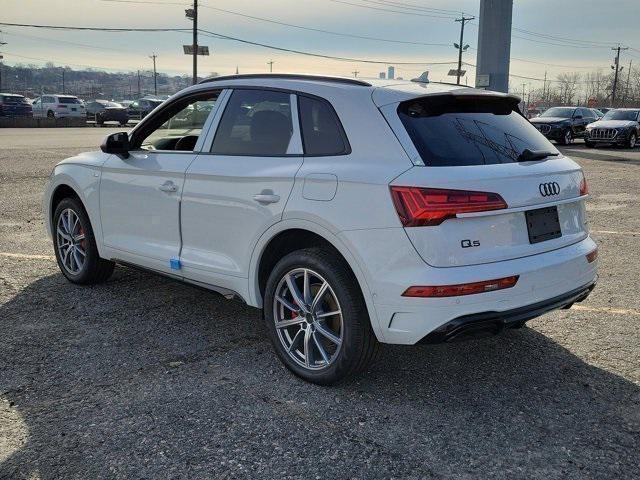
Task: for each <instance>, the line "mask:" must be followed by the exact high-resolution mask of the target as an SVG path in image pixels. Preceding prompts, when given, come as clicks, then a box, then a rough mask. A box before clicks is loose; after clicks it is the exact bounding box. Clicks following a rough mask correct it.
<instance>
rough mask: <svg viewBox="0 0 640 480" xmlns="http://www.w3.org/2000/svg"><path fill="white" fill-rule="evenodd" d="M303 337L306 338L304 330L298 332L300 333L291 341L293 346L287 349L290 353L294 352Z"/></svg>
mask: <svg viewBox="0 0 640 480" xmlns="http://www.w3.org/2000/svg"><path fill="white" fill-rule="evenodd" d="M302 337H304V330H298V333H296V334H295V335H294V336H293V340H291V345H289V348H287V350H288V351H289V352H292V351H293V350H294V349H295V348H296V345H297V344H298V342H299V341H300V339H301V338H302Z"/></svg>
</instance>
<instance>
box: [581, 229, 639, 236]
mask: <svg viewBox="0 0 640 480" xmlns="http://www.w3.org/2000/svg"><path fill="white" fill-rule="evenodd" d="M591 233H604V234H605V235H631V236H635V235H640V232H617V231H615V230H591Z"/></svg>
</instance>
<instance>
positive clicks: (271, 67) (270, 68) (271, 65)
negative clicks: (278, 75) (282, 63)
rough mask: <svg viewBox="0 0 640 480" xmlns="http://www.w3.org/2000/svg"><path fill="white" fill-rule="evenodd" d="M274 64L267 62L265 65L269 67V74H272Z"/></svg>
mask: <svg viewBox="0 0 640 480" xmlns="http://www.w3.org/2000/svg"><path fill="white" fill-rule="evenodd" d="M274 63H276V62H274V61H273V60H271V61H269V62H267V65H269V73H273V64H274Z"/></svg>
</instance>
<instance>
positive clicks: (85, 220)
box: [51, 198, 100, 283]
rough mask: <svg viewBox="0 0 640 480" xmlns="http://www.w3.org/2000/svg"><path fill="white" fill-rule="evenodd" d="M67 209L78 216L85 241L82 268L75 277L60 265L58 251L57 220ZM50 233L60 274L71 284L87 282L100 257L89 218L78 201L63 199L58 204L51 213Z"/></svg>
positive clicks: (60, 259) (60, 260)
mask: <svg viewBox="0 0 640 480" xmlns="http://www.w3.org/2000/svg"><path fill="white" fill-rule="evenodd" d="M68 208H69V209H71V210H73V211H74V212H75V213H76V214H77V215H78V218H79V219H80V226H81V227H82V229H83V230H84V236H85V240H86V243H85V252H86V258H85V263H84V265H83V267H82V270H81V271H80V272H79V273H78V274H75V275H74V274H72V273H70V272H68V271H67V269H66V268H65V267H64V265H63V264H62V258H61V257H60V252H59V250H58V235H57V233H56V231H57V227H58V219H59V218H60V215H61V214H62V212H63V211H64V210H66V209H68ZM51 232H52V236H53V249H54V252H55V255H56V261H57V263H58V267H60V271H61V272H62V274H63V275H64V276H65V277H66V278H67V279H68V280H69V281H71V282H73V283H87V282H89V281H90V278H91V275H92V272H94V271H95V269H96V267H97V264H98V260H99V258H100V256H99V254H98V247H97V246H96V241H95V236H94V234H93V228H92V227H91V222H90V221H89V216H88V215H87V212H86V211H85V209H84V207H83V206H82V204H81V203H80V201H79V200H77V199H75V198H65V199H63V200H62V201H61V202H60V203H59V204H58V206H57V207H56V209H55V212H54V213H53V218H52V224H51Z"/></svg>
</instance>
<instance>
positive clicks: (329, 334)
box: [316, 324, 342, 346]
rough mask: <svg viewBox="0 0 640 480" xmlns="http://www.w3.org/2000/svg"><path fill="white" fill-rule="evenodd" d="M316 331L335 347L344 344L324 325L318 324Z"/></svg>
mask: <svg viewBox="0 0 640 480" xmlns="http://www.w3.org/2000/svg"><path fill="white" fill-rule="evenodd" d="M316 331H317V332H318V333H319V334H320V335H322V336H323V337H325V338H326V339H327V340H329V341H330V342H332V343H334V344H335V345H338V346H339V345H340V344H341V343H342V340H341V339H340V337H338V336H336V335H335V334H334V333H333V332H331V331H329V330H328V329H326V328H325V327H324V326H323V325H320V324H316Z"/></svg>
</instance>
